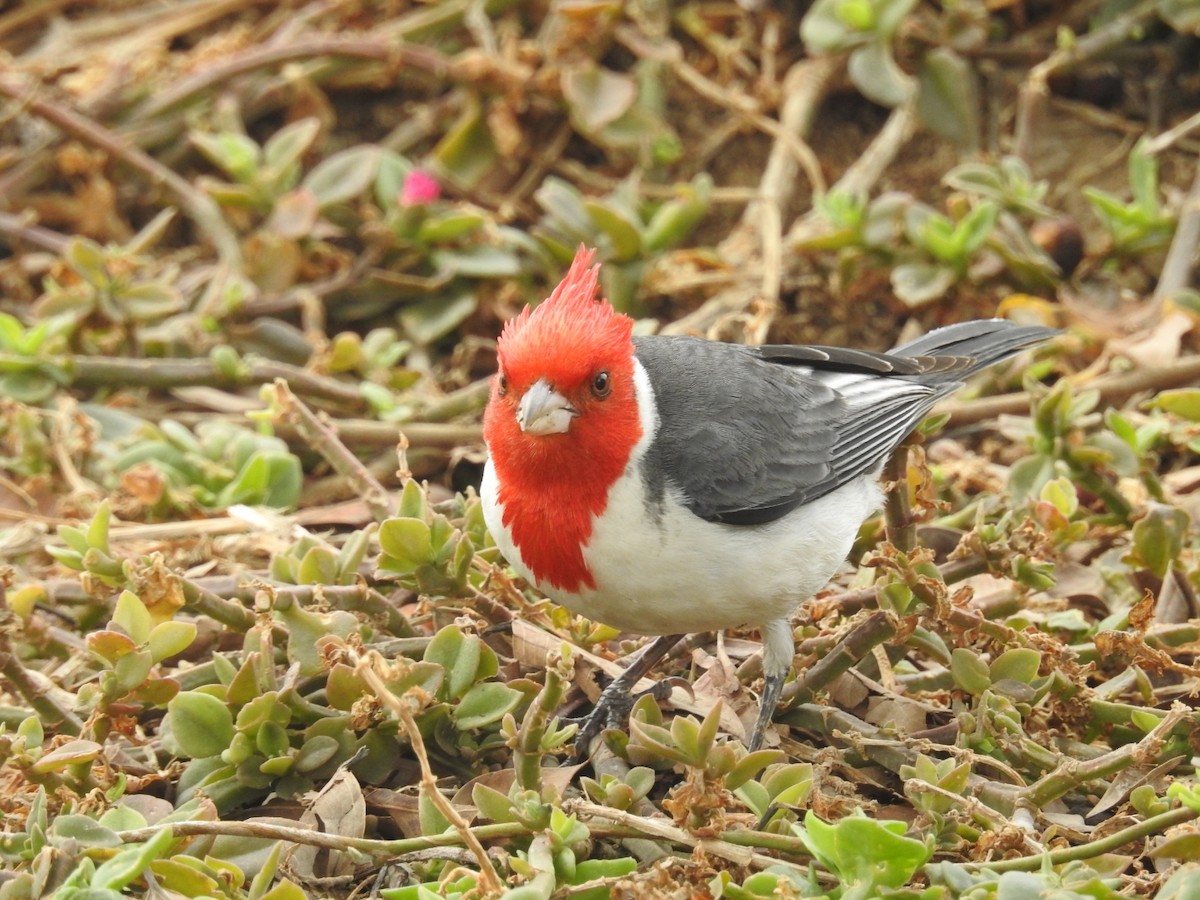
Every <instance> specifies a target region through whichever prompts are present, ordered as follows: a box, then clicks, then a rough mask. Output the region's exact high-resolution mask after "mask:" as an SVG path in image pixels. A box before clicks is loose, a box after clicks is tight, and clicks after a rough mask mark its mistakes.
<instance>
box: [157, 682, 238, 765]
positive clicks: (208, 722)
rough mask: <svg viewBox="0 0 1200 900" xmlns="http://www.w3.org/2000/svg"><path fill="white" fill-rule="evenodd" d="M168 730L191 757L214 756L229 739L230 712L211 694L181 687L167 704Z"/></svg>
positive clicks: (231, 722) (230, 732)
mask: <svg viewBox="0 0 1200 900" xmlns="http://www.w3.org/2000/svg"><path fill="white" fill-rule="evenodd" d="M167 719H168V720H169V722H170V727H171V734H172V735H173V736H174V738H175V742H176V743H177V744H178V745H179V747H180V749H181V750H182V751H183V752H184V753H185V754H186V755H187V756H189V757H191V758H192V759H200V758H203V757H206V756H217V755H218V754H220V753H221V752H222V751H223V750H225V749H226V748H227V747H228V746H229V744H230V742H231V741H232V740H233V715H232V714H231V713H230V711H229V707H228V706H226V705H225V704H224V703H222V702H221V701H220V700H218V699H217V698H216V697H214V696H212V695H211V694H203V693H200V692H198V691H184V692H182V693H180V694H177V695H176V696H175V698H174V699H173V700H171V702H170V703H168V704H167Z"/></svg>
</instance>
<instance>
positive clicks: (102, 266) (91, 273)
mask: <svg viewBox="0 0 1200 900" xmlns="http://www.w3.org/2000/svg"><path fill="white" fill-rule="evenodd" d="M63 259H65V260H66V262H67V265H69V266H70V267H71V268H72V269H73V270H74V271H75V274H76V275H78V276H79V277H80V278H82V279H83V280H84V281H86V282H87V283H88V284H90V285H91V286H92V287H94V288H103V287H105V286H106V285H107V284H108V281H109V278H108V257H107V256H106V255H105V253H104V248H103V247H101V246H100V245H99V244H97V243H96V242H95V241H93V240H90V239H88V238H83V237H74V238H71V240H69V241H68V242H67V246H66V247H65V248H64V249H63Z"/></svg>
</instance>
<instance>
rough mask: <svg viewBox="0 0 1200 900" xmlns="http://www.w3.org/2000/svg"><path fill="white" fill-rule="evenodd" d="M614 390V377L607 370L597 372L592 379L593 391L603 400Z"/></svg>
mask: <svg viewBox="0 0 1200 900" xmlns="http://www.w3.org/2000/svg"><path fill="white" fill-rule="evenodd" d="M611 391H612V378H610V377H609V374H608V373H607V372H597V373H596V377H595V378H593V379H592V393H593V394H595V395H596V396H597V397H598V398H600V399H601V400H603V399H604V398H605V397H607V396H608V395H609V393H610V392H611Z"/></svg>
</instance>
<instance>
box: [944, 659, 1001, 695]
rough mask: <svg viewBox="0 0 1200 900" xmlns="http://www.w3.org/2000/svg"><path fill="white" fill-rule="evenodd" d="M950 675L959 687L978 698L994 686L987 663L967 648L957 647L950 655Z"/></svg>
mask: <svg viewBox="0 0 1200 900" xmlns="http://www.w3.org/2000/svg"><path fill="white" fill-rule="evenodd" d="M950 674H951V675H952V676H953V678H954V683H955V684H956V685H958V687H960V688H962V689H963V690H964V691H966V692H967V693H969V694H973V695H975V696H976V697H978V696H979V695H980V694H982V693H983V692H984V691H986V690H987V689H988V688H989V687H991V686H992V676H991V673H990V672H989V670H988V665H987V663H985V662H984V661H983V660H982V659H980V658H979V656H978V654H976V653H975V651H973V650H969V649H967V648H966V647H955V648H954V650H953V652H952V653H951V654H950Z"/></svg>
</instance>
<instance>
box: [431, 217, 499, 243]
mask: <svg viewBox="0 0 1200 900" xmlns="http://www.w3.org/2000/svg"><path fill="white" fill-rule="evenodd" d="M485 224H487V217H486V216H483V215H481V214H480V213H477V212H472V211H467V210H461V209H451V210H447V211H446V212H443V213H441V214H440V215H431V216H428V217H427V218H426V219H425V220H424V221H423V222H422V223H421V225H420V227H419V228H418V229H417V240H418V241H420V242H421V243H422V244H448V243H450V242H451V241H456V240H458V239H459V238H463V237H466V236H467V235H469V234H473V233H475V232H476V231H478V230H479V229H480V228H482V227H483V226H484V225H485Z"/></svg>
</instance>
